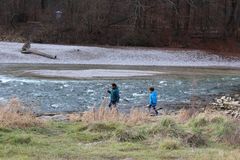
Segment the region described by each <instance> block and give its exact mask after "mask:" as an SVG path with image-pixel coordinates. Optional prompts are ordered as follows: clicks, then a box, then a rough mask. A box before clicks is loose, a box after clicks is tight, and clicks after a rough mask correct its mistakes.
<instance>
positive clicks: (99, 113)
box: [81, 99, 153, 124]
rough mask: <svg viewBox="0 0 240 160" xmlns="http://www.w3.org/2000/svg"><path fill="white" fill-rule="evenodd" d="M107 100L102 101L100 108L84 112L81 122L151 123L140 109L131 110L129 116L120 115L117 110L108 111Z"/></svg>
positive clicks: (145, 113)
mask: <svg viewBox="0 0 240 160" xmlns="http://www.w3.org/2000/svg"><path fill="white" fill-rule="evenodd" d="M107 106H108V99H104V100H103V102H102V104H101V106H100V107H99V108H98V109H96V108H93V109H92V110H91V111H87V112H84V113H83V115H82V116H81V121H83V122H87V123H94V122H106V121H108V122H122V123H126V124H142V123H144V122H149V121H152V120H153V119H152V117H151V116H150V115H149V114H148V113H147V112H145V111H144V110H142V109H139V108H136V109H132V110H131V111H130V113H129V114H124V113H120V112H119V111H118V109H117V108H112V109H109V107H107Z"/></svg>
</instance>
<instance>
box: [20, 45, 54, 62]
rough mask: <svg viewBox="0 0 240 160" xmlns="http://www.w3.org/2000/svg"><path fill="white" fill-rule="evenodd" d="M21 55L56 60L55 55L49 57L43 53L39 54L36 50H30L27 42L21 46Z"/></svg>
mask: <svg viewBox="0 0 240 160" xmlns="http://www.w3.org/2000/svg"><path fill="white" fill-rule="evenodd" d="M21 53H23V54H34V55H38V56H42V57H46V58H50V59H57V56H56V55H50V54H47V53H44V52H40V51H38V50H36V49H31V43H30V42H27V43H25V44H24V45H23V47H22V50H21Z"/></svg>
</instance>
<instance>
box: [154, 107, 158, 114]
mask: <svg viewBox="0 0 240 160" xmlns="http://www.w3.org/2000/svg"><path fill="white" fill-rule="evenodd" d="M153 110H154V111H155V113H156V115H158V111H157V109H156V106H153Z"/></svg>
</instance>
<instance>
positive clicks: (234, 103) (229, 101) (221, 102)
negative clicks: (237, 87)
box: [211, 94, 240, 119]
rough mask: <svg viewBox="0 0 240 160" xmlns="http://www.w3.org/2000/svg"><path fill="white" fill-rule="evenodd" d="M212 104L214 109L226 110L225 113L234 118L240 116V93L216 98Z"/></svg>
mask: <svg viewBox="0 0 240 160" xmlns="http://www.w3.org/2000/svg"><path fill="white" fill-rule="evenodd" d="M211 106H212V107H213V109H216V110H221V111H224V113H225V114H228V115H231V116H232V117H234V118H237V119H238V118H240V94H234V95H231V96H221V97H219V98H215V99H214V102H213V103H211Z"/></svg>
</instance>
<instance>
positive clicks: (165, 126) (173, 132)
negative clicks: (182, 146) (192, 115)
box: [148, 117, 184, 138]
mask: <svg viewBox="0 0 240 160" xmlns="http://www.w3.org/2000/svg"><path fill="white" fill-rule="evenodd" d="M148 133H149V134H152V135H156V134H160V135H161V136H163V137H176V138H179V137H182V136H183V135H184V130H183V129H182V128H181V127H180V126H179V125H178V124H177V123H176V122H175V121H174V120H173V119H171V118H169V117H166V118H163V119H161V121H160V122H159V123H157V124H155V125H153V126H152V127H151V128H150V129H149V130H148Z"/></svg>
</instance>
